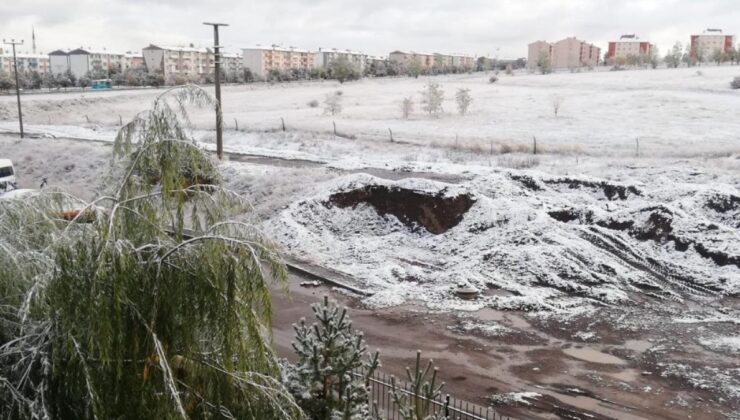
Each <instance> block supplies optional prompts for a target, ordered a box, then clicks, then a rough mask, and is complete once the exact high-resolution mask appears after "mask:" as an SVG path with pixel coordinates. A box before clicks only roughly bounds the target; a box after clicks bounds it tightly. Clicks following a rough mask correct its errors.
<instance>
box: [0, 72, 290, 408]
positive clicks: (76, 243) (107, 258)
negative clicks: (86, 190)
mask: <svg viewBox="0 0 740 420" xmlns="http://www.w3.org/2000/svg"><path fill="white" fill-rule="evenodd" d="M191 106H197V107H200V108H206V109H216V103H215V101H214V99H213V98H212V97H211V96H210V95H208V94H207V93H205V92H204V91H203V90H201V89H200V88H198V87H195V86H187V87H184V88H177V89H172V90H169V91H166V92H165V93H163V94H162V95H160V96H159V97H158V98H157V99H156V100H155V101H154V104H153V106H152V108H151V109H150V110H149V111H146V112H144V113H142V114H140V115H138V116H137V117H136V118H135V119H134V120H133V121H131V122H130V123H129V124H127V125H125V126H124V127H123V128H122V129H121V131H120V132H119V134H118V136H117V138H116V141H115V147H114V159H113V167H114V170H113V171H112V173H113V175H112V176H111V177H109V178H108V179H107V180H106V182H108V185H106V186H104V188H103V190H104V191H106V193H105V194H101V195H100V196H99V198H97V199H96V200H95V201H93V202H91V203H85V202H82V201H81V200H78V199H76V198H74V197H71V196H68V195H65V194H63V193H61V192H50V193H40V194H38V195H35V196H32V197H28V198H25V199H17V200H4V201H0V296H1V297H0V339H1V340H2V343H1V344H2V345H1V346H0V418H43V419H71V418H74V419H108V418H137V419H138V418H142V419H144V418H156V419H167V418H239V419H242V418H254V419H270V418H281V419H283V418H300V417H302V413H301V411H300V409H299V408H298V407H297V405H296V404H295V402H294V400H293V399H292V397H291V396H290V394H289V393H288V392H286V391H285V389H284V388H283V386H282V385H281V384H280V382H279V379H278V378H279V374H278V369H279V367H278V364H277V362H276V358H275V356H274V354H273V353H272V351H271V346H270V344H271V336H270V332H269V331H270V314H271V307H270V296H269V291H268V282H270V281H278V282H284V280H285V276H286V272H285V268H284V265H283V263H282V261H281V259H280V258H279V256H278V255H277V254H276V253H275V251H274V248H273V247H272V245H271V244H270V242H269V241H268V240H267V239H266V238H265V237H263V235H262V234H261V233H260V232H259V231H258V230H257V229H256V228H255V226H254V224H250V223H244V222H231V221H229V218H230V217H231V216H232V215H234V214H236V213H239V214H241V213H244V212H245V211H247V210H248V209H249V207H248V205H247V203H245V202H244V200H243V199H242V198H241V197H239V196H238V195H236V194H234V193H231V192H229V191H227V190H226V189H224V188H223V187H222V186H221V183H220V180H219V177H218V174H217V170H216V165H215V164H214V163H213V162H212V161H211V160H210V158H209V157H208V156H207V155H206V154H205V153H204V152H203V150H201V149H200V148H199V147H198V145H197V143H196V142H195V141H194V140H192V139H191V138H190V134H189V133H190V130H189V126H190V124H189V120H188V113H187V110H188V109H190V107H191ZM70 209H77V210H78V211H74V212H72V213H70V212H69V210H70ZM82 222H88V223H82ZM186 228H190V229H192V231H194V232H198V234H197V235H195V236H192V235H187V234H186V231H185V229H186Z"/></svg>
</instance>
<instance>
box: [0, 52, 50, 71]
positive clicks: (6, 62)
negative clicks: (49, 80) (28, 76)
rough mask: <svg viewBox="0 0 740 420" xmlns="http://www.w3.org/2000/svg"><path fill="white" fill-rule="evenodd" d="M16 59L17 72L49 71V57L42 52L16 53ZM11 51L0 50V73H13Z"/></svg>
mask: <svg viewBox="0 0 740 420" xmlns="http://www.w3.org/2000/svg"><path fill="white" fill-rule="evenodd" d="M15 57H16V60H18V73H31V72H34V71H35V72H38V73H40V74H46V73H49V57H48V56H46V55H43V54H24V53H16V55H15ZM14 71H15V66H14V65H13V52H12V51H2V50H0V73H13V72H14Z"/></svg>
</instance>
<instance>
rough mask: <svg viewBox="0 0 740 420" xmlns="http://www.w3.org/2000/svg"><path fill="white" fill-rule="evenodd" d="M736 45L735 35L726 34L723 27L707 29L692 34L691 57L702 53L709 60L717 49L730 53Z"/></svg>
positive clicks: (703, 57) (704, 58)
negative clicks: (700, 32) (697, 33)
mask: <svg viewBox="0 0 740 420" xmlns="http://www.w3.org/2000/svg"><path fill="white" fill-rule="evenodd" d="M734 45H735V35H725V34H723V33H722V30H721V29H707V30H705V31H704V32H703V33H702V34H700V35H691V57H692V58H694V59H696V58H697V55H700V56H701V57H702V59H703V60H704V61H706V60H709V59H710V57H711V55H712V54H714V52H715V51H717V50H720V51H722V52H725V53H729V52H730V50H732V47H733V46H734Z"/></svg>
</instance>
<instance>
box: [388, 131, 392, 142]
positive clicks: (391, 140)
mask: <svg viewBox="0 0 740 420" xmlns="http://www.w3.org/2000/svg"><path fill="white" fill-rule="evenodd" d="M388 132H389V133H390V135H391V143H393V130H391V129H390V127H389V128H388Z"/></svg>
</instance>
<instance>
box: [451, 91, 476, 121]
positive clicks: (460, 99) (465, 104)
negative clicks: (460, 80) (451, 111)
mask: <svg viewBox="0 0 740 420" xmlns="http://www.w3.org/2000/svg"><path fill="white" fill-rule="evenodd" d="M455 101H456V102H457V110H458V111H459V112H460V115H465V114H467V113H468V108H470V104H472V103H473V97H472V96H470V89H464V88H460V89H458V90H457V93H456V94H455Z"/></svg>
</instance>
